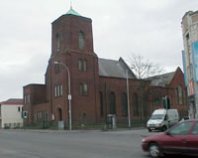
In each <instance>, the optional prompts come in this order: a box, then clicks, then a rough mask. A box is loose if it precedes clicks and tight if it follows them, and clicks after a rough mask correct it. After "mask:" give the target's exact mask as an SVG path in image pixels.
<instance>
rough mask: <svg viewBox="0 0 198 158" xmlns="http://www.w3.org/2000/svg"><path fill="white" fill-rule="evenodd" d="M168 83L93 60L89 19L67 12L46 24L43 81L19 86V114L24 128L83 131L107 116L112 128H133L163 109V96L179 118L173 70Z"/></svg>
mask: <svg viewBox="0 0 198 158" xmlns="http://www.w3.org/2000/svg"><path fill="white" fill-rule="evenodd" d="M104 40H105V37H104ZM165 76H166V75H164V77H163V76H162V77H161V78H165ZM168 79H169V80H168V81H167V80H166V83H164V84H163V85H159V84H158V85H155V84H153V83H152V80H153V79H145V80H143V79H137V78H136V76H135V75H134V73H133V72H132V71H131V69H130V67H129V66H128V65H127V64H126V62H125V61H124V60H123V59H122V58H120V59H119V60H112V59H102V58H98V56H97V54H96V53H95V51H94V45H93V34H92V20H91V19H90V18H87V17H83V16H81V15H80V14H79V13H77V12H76V11H74V10H73V9H72V8H70V10H69V11H68V12H67V13H66V14H64V15H62V16H60V17H59V18H58V19H56V20H55V21H54V22H52V51H51V56H50V59H49V62H48V66H47V69H46V73H45V83H44V84H28V85H26V86H24V88H23V101H24V112H26V113H27V114H28V115H27V119H25V124H26V125H33V124H34V125H35V124H38V123H41V124H42V123H44V124H45V123H46V122H48V123H49V125H54V124H56V123H59V125H61V127H62V126H63V127H64V126H65V127H66V128H68V127H70V125H71V124H72V126H76V127H78V126H83V127H84V126H86V125H93V124H94V125H95V124H106V123H109V117H113V118H114V120H116V123H117V124H121V125H122V126H123V125H128V126H130V125H131V126H133V125H135V124H136V125H137V124H138V123H145V122H144V121H145V120H147V119H148V117H149V116H150V114H151V112H152V110H153V109H156V108H163V106H162V98H163V97H164V96H167V97H169V98H170V103H171V108H174V107H175V108H177V107H179V109H181V111H182V113H181V114H182V115H184V114H186V113H185V109H187V108H186V87H185V86H184V78H183V73H182V71H181V70H180V69H179V68H178V69H177V70H176V71H175V72H174V73H173V74H172V76H171V77H169V78H168ZM160 82H161V83H162V82H164V80H162V79H161V81H160ZM180 97H182V98H180ZM180 99H181V100H182V101H181V100H180ZM45 125H46V124H45Z"/></svg>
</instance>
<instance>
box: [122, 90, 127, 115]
mask: <svg viewBox="0 0 198 158" xmlns="http://www.w3.org/2000/svg"><path fill="white" fill-rule="evenodd" d="M121 106H122V115H123V116H127V111H128V107H127V95H126V93H122V96H121Z"/></svg>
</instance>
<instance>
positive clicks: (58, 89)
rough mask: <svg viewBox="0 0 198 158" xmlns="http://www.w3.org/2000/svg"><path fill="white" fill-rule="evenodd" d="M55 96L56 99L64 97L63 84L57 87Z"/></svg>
mask: <svg viewBox="0 0 198 158" xmlns="http://www.w3.org/2000/svg"><path fill="white" fill-rule="evenodd" d="M54 94H55V95H54V96H55V97H60V96H63V85H62V84H59V85H55V87H54Z"/></svg>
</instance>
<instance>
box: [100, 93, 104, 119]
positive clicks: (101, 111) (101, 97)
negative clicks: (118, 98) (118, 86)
mask: <svg viewBox="0 0 198 158" xmlns="http://www.w3.org/2000/svg"><path fill="white" fill-rule="evenodd" d="M103 115H104V105H103V94H102V92H100V116H103Z"/></svg>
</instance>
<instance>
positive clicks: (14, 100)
mask: <svg viewBox="0 0 198 158" xmlns="http://www.w3.org/2000/svg"><path fill="white" fill-rule="evenodd" d="M0 104H4V105H22V104H23V99H18V98H10V99H8V100H6V101H3V102H0Z"/></svg>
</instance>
